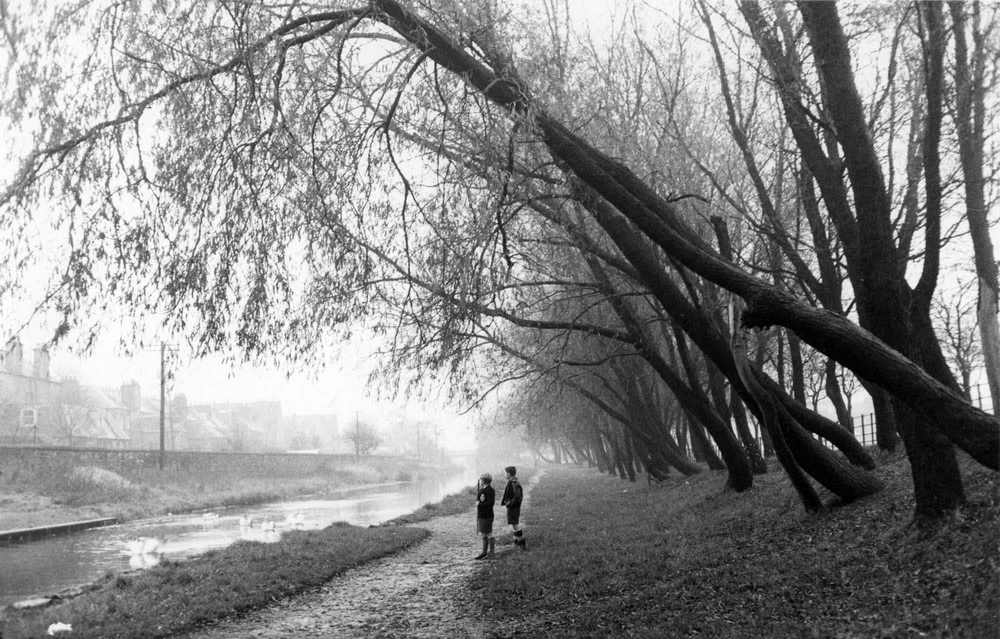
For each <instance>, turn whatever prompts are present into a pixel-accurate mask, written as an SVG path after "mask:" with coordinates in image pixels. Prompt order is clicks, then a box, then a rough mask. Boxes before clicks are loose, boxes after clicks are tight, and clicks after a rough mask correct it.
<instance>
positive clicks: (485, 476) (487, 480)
mask: <svg viewBox="0 0 1000 639" xmlns="http://www.w3.org/2000/svg"><path fill="white" fill-rule="evenodd" d="M479 481H480V483H482V484H490V483H491V482H492V481H493V476H492V475H490V474H489V473H483V474H482V475H480V476H479Z"/></svg>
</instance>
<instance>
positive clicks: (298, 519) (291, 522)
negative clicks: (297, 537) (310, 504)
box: [285, 513, 306, 528]
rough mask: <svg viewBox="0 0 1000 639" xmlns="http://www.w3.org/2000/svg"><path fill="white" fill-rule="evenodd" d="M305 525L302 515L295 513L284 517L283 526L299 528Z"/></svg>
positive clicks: (304, 518)
mask: <svg viewBox="0 0 1000 639" xmlns="http://www.w3.org/2000/svg"><path fill="white" fill-rule="evenodd" d="M305 523H306V517H305V515H303V514H302V513H295V514H294V515H287V516H286V517H285V525H287V526H294V527H296V528H297V527H299V526H302V525H304V524H305Z"/></svg>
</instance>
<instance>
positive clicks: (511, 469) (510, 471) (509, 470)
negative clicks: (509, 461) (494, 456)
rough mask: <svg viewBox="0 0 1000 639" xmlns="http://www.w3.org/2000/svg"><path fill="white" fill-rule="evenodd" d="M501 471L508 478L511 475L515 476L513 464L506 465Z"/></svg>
mask: <svg viewBox="0 0 1000 639" xmlns="http://www.w3.org/2000/svg"><path fill="white" fill-rule="evenodd" d="M503 472H505V473H507V478H508V479H510V478H511V477H516V476H517V468H515V467H514V466H508V467H506V468H504V469H503Z"/></svg>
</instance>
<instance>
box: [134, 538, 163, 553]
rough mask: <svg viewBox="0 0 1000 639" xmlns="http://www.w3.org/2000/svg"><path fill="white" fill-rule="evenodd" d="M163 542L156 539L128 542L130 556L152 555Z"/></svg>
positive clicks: (139, 539)
mask: <svg viewBox="0 0 1000 639" xmlns="http://www.w3.org/2000/svg"><path fill="white" fill-rule="evenodd" d="M161 543H162V542H161V541H160V540H159V539H157V538H156V537H137V538H135V539H130V540H129V541H127V542H126V546H127V547H128V554H130V555H152V554H153V553H155V552H156V551H157V550H158V549H159V548H160V544H161Z"/></svg>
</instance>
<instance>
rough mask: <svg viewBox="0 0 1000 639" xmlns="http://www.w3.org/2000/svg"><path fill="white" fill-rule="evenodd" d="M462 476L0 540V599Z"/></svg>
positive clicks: (433, 496)
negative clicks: (8, 542)
mask: <svg viewBox="0 0 1000 639" xmlns="http://www.w3.org/2000/svg"><path fill="white" fill-rule="evenodd" d="M470 484H471V482H470V481H469V477H468V476H467V475H465V474H461V475H454V476H451V477H446V478H436V479H425V480H419V481H414V482H406V483H399V484H393V485H388V486H384V485H383V486H379V487H371V488H364V489H353V490H349V491H345V492H344V493H343V496H342V497H335V498H323V499H302V500H297V501H282V502H276V503H269V504H259V505H256V506H241V507H234V508H227V509H223V510H215V511H210V512H197V513H188V514H182V515H165V516H161V517H153V518H150V519H139V520H134V521H130V522H127V523H124V524H119V525H115V526H106V527H103V528H91V529H89V530H84V531H80V532H77V533H71V534H67V535H61V536H56V537H47V538H44V539H39V540H36V541H28V542H23V543H17V544H11V545H5V546H0V607H3V606H6V605H8V604H11V603H14V602H16V601H21V600H24V599H29V598H31V597H36V596H44V595H51V594H54V593H56V592H58V591H60V590H63V589H65V588H69V587H73V586H81V585H84V584H88V583H91V582H93V581H95V580H97V579H99V578H100V577H102V576H103V575H105V574H106V573H108V572H114V573H117V572H122V571H126V570H132V569H142V568H148V567H150V566H153V565H155V564H156V563H159V561H161V560H163V559H170V560H178V559H187V558H191V557H194V556H195V555H198V554H201V553H204V552H206V551H208V550H213V549H216V548H223V547H225V546H228V545H230V544H232V543H233V542H235V541H238V540H250V541H259V542H263V543H269V542H274V541H277V540H278V539H279V538H280V536H281V533H282V532H284V531H286V530H309V529H317V528H324V527H326V526H329V525H330V524H332V523H333V522H340V521H343V522H347V523H349V524H354V525H357V526H368V525H371V524H378V523H381V522H384V521H387V520H389V519H393V518H395V517H398V516H400V515H404V514H407V513H410V512H413V511H415V510H417V509H419V508H420V507H421V506H423V505H424V504H427V503H433V502H437V501H440V500H441V499H442V498H443V497H445V496H446V495H449V494H452V493H456V492H458V491H460V490H462V489H463V488H464V487H466V486H469V485H470ZM470 507H471V506H470Z"/></svg>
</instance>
